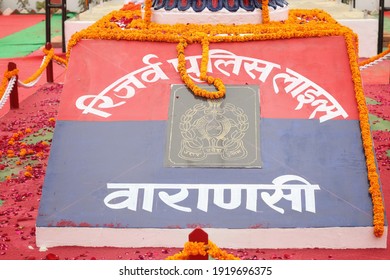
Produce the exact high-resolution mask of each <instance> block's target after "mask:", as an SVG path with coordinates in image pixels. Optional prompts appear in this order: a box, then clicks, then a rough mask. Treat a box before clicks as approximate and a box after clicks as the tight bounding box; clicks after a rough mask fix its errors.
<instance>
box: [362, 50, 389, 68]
mask: <svg viewBox="0 0 390 280" xmlns="http://www.w3.org/2000/svg"><path fill="white" fill-rule="evenodd" d="M386 59H390V44H389V45H388V47H387V50H385V51H383V52H381V53H380V54H378V55H376V56H373V57H371V58H369V59H366V60H364V61H362V62H360V63H359V69H360V71H362V70H365V69H367V68H370V67H371V66H374V65H376V64H378V63H379V62H381V61H384V60H386Z"/></svg>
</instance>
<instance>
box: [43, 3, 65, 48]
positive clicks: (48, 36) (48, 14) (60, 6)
mask: <svg viewBox="0 0 390 280" xmlns="http://www.w3.org/2000/svg"><path fill="white" fill-rule="evenodd" d="M52 2H53V3H52ZM56 8H58V9H61V11H62V52H66V45H65V20H66V0H45V11H46V43H49V42H51V9H56Z"/></svg>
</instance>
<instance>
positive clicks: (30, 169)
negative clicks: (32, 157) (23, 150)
mask: <svg viewBox="0 0 390 280" xmlns="http://www.w3.org/2000/svg"><path fill="white" fill-rule="evenodd" d="M25 169H26V170H27V171H32V170H33V168H32V167H31V165H26V167H25Z"/></svg>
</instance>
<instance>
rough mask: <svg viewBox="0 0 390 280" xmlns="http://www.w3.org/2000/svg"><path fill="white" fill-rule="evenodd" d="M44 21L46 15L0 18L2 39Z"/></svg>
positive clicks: (0, 36)
mask: <svg viewBox="0 0 390 280" xmlns="http://www.w3.org/2000/svg"><path fill="white" fill-rule="evenodd" d="M44 20H45V15H44V14H42V15H41V14H35V15H9V16H0V26H1V28H0V39H1V38H3V37H6V36H8V35H11V34H12V33H15V32H18V31H21V30H23V29H25V28H28V27H30V26H33V25H34V24H37V23H38V22H41V21H44Z"/></svg>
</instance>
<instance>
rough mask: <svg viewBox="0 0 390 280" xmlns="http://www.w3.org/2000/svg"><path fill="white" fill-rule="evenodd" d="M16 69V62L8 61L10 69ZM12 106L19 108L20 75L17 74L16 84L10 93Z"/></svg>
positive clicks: (12, 107)
mask: <svg viewBox="0 0 390 280" xmlns="http://www.w3.org/2000/svg"><path fill="white" fill-rule="evenodd" d="M15 69H16V64H15V63H13V62H8V71H13V70H15ZM9 101H10V108H11V110H12V109H19V93H18V75H16V81H15V85H14V87H13V88H12V91H11V93H10V95H9Z"/></svg>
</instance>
